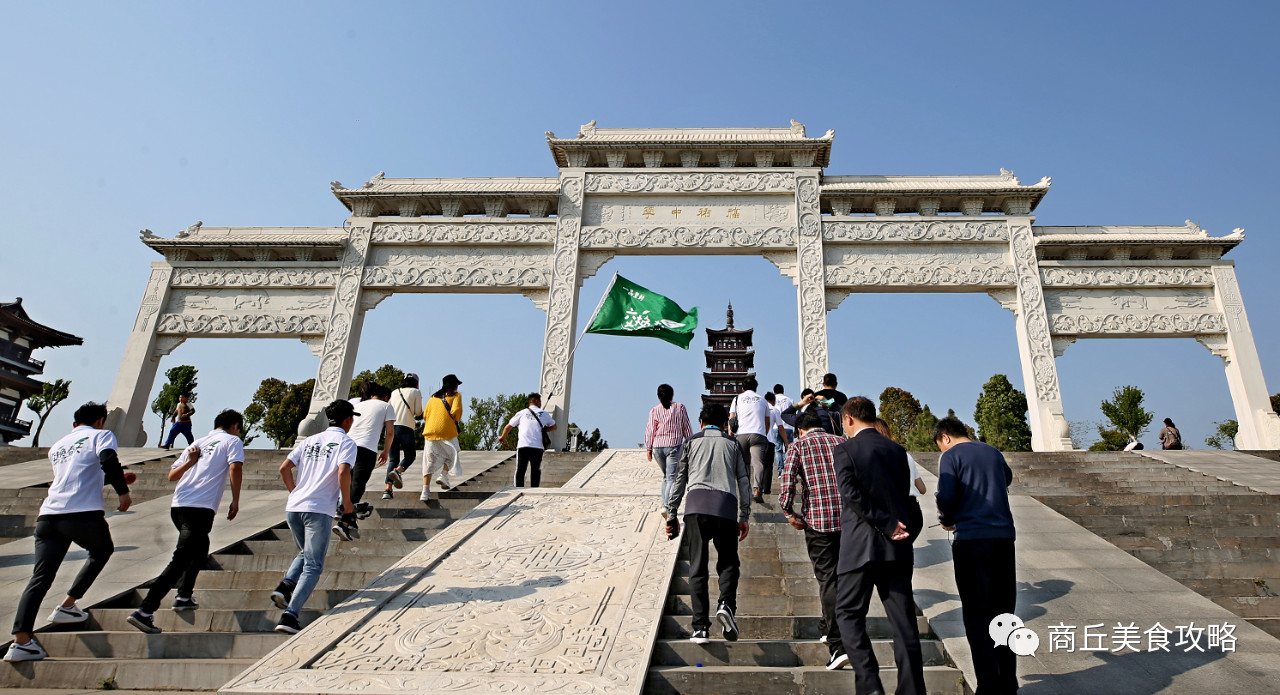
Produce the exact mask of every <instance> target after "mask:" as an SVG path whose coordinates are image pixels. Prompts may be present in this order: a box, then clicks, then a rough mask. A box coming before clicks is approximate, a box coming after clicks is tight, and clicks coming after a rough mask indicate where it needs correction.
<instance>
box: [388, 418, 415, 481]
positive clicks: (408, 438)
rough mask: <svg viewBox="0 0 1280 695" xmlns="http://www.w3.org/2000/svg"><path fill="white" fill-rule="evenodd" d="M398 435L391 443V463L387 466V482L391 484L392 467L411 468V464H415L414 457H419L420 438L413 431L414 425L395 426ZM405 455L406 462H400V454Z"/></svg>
mask: <svg viewBox="0 0 1280 695" xmlns="http://www.w3.org/2000/svg"><path fill="white" fill-rule="evenodd" d="M395 427H396V429H395V433H396V437H395V440H394V441H392V443H391V457H390V458H391V463H390V464H389V465H388V466H387V473H388V475H387V476H386V480H385V481H384V482H386V484H387V485H390V484H391V476H390V473H391V469H392V468H399V469H401V470H405V471H407V470H409V466H411V465H412V464H413V461H414V459H416V458H418V438H417V435H415V434H414V433H413V428H412V427H405V426H404V425H396V426H395ZM401 454H403V455H404V463H400V456H401Z"/></svg>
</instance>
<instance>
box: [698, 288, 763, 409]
mask: <svg viewBox="0 0 1280 695" xmlns="http://www.w3.org/2000/svg"><path fill="white" fill-rule="evenodd" d="M706 330H707V346H708V347H709V348H710V349H709V350H705V351H704V352H703V354H704V355H706V357H707V369H708V370H710V371H707V372H703V373H702V380H703V382H704V383H705V384H706V389H707V393H704V394H702V404H703V405H710V404H712V403H719V404H720V405H723V406H724V407H726V408H728V407H729V403H730V402H731V401H733V397H734V396H736V395H738V394H739V393H742V389H743V385H742V383H743V382H744V381H746V379H747V377H752V376H755V375H756V374H755V372H753V371H751V370H752V369H754V368H755V366H756V351H755V350H754V349H752V347H751V334H752V333H753V332H754V331H755V329H754V328H748V329H746V330H739V329H736V328H734V327H733V303H732V302H731V303H730V304H729V310H728V311H726V312H725V327H724V328H723V329H722V330H715V329H712V328H708V329H706Z"/></svg>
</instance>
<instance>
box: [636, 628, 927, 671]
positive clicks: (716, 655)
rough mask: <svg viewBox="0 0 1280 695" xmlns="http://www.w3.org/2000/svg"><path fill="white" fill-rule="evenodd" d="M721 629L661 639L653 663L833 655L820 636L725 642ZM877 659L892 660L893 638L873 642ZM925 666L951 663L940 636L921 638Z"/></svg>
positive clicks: (747, 662)
mask: <svg viewBox="0 0 1280 695" xmlns="http://www.w3.org/2000/svg"><path fill="white" fill-rule="evenodd" d="M718 632H719V630H718V629H716V630H713V631H712V633H713V634H712V639H713V641H712V642H711V643H710V644H694V643H692V642H690V641H689V640H687V639H679V640H658V643H657V644H656V645H655V646H654V652H653V665H654V666H658V667H660V666H696V665H697V664H702V667H703V668H705V667H708V666H738V667H743V666H763V667H770V668H773V667H785V668H795V667H803V666H826V665H827V660H828V659H829V658H830V651H829V650H828V649H827V645H825V644H822V643H821V642H818V641H817V640H748V639H742V640H738V641H737V642H724V641H722V640H720V639H718V635H717V634H715V633H718ZM871 646H872V649H874V650H875V654H876V659H877V660H879V661H880V663H882V664H892V663H893V642H892V640H889V639H881V640H876V641H874V642H872V645H871ZM920 650H921V651H922V652H923V653H924V665H925V666H950V665H952V664H951V662H950V661H949V660H948V659H947V657H946V654H945V652H944V651H943V649H942V643H941V642H939V641H938V640H920Z"/></svg>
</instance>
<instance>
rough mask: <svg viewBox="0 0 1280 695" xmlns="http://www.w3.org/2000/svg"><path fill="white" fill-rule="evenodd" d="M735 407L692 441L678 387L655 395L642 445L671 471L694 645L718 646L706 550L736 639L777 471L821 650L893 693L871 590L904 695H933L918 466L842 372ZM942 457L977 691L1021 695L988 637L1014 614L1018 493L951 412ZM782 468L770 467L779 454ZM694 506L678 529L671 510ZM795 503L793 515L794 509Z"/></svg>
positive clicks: (722, 616)
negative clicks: (746, 572) (747, 552)
mask: <svg viewBox="0 0 1280 695" xmlns="http://www.w3.org/2000/svg"><path fill="white" fill-rule="evenodd" d="M744 386H745V389H744V390H743V391H742V392H741V393H740V394H738V396H736V397H735V398H734V399H733V401H732V402H731V404H730V406H729V408H728V409H727V410H726V409H725V407H724V406H722V405H719V404H710V405H706V406H704V407H703V408H702V410H701V412H700V413H699V414H698V423H699V426H700V428H699V430H698V431H696V432H695V431H694V430H693V428H692V426H691V423H690V421H689V417H688V413H687V410H686V409H685V407H684V406H683V405H681V404H680V403H679V402H676V401H675V400H674V392H673V390H672V388H671V387H670V386H669V385H667V384H663V385H661V386H659V387H658V400H659V404H658V405H657V406H655V407H654V408H653V409H652V410H651V411H650V412H649V420H648V424H647V426H646V429H645V449H646V452H647V454H648V456H649V459H650V460H655V459H654V457H655V455H656V457H657V459H656V460H657V462H658V464H659V466H660V467H661V468H662V470H663V473H664V477H663V483H662V515H663V517H664V518H665V519H666V526H665V529H664V530H665V533H666V535H667V537H668V538H675V537H677V536H680V535H681V534H682V533H683V535H684V536H685V542H686V543H687V548H688V552H689V591H690V603H691V605H692V609H693V620H692V625H691V629H692V633H691V634H690V636H689V639H690V640H691V641H692V642H694V643H696V644H706V643H708V642H710V639H711V636H710V631H711V626H712V622H711V619H712V614H711V608H710V603H709V591H708V582H709V569H708V565H709V562H710V560H709V548H710V546H714V547H715V549H716V573H717V577H718V581H719V597H718V599H717V602H716V610H715V614H714V615H715V619H716V621H717V622H718V623H719V624H720V630H721V634H722V635H723V637H724V639H725V640H728V641H735V640H737V639H738V638H739V635H740V633H739V630H738V623H737V594H738V585H739V583H740V582H741V581H742V576H741V563H740V561H739V554H738V544H739V543H740V542H742V541H744V540H746V538H747V535H748V533H749V532H750V518H751V505H752V503H753V502H754V503H755V504H761V505H764V504H766V502H765V500H764V496H765V495H770V494H771V489H772V488H771V485H772V478H773V474H774V473H775V472H776V473H777V474H778V476H779V491H778V499H777V503H778V508H779V509H781V511H782V513H783V514H784V515H785V518H786V519H787V521H788V523H790V525H791V526H792V527H793V528H795V529H796V530H797V531H799V532H802V533H804V537H805V546H806V548H807V550H808V554H809V558H810V561H811V563H812V565H813V573H814V578H815V580H816V581H817V584H818V594H819V602H820V604H821V618H820V620H819V632H820V637H819V641H821V642H822V643H824V644H825V645H826V647H827V649H828V653H829V659H828V662H827V666H826V667H827V668H828V669H830V670H835V669H842V668H846V667H852V669H853V670H854V680H855V690H856V692H857V693H860V694H864V693H881V694H883V693H884V686H883V683H882V682H881V679H880V670H879V664H878V662H877V659H876V656H875V653H874V652H873V651H872V645H871V638H870V636H869V635H868V632H867V613H868V610H869V606H870V600H871V594H872V591H873V590H874V591H875V592H876V593H877V594H878V595H879V597H880V601H881V603H882V604H883V606H884V609H885V614H886V616H887V618H888V622H889V625H890V628H891V629H892V632H893V654H894V661H895V663H896V665H897V671H898V683H897V688H896V692H897V693H899V694H900V695H913V694H920V695H923V694H924V693H925V682H924V660H923V656H922V651H921V648H920V634H919V630H918V627H917V623H916V606H915V600H914V598H913V594H912V574H913V571H914V566H915V564H914V550H913V548H912V544H913V543H914V541H915V540H916V538H917V537H918V536H919V534H920V532H921V531H922V530H923V527H924V512H923V510H922V509H921V506H920V503H919V501H918V500H919V498H920V496H922V495H923V494H925V492H926V488H925V484H924V480H923V479H922V478H921V476H920V473H919V468H918V466H917V464H916V462H915V461H914V460H913V459H912V458H911V456H910V455H909V454H908V453H907V452H906V450H905V449H904V448H903V447H902V446H900V445H899V444H898V443H897V442H895V441H894V440H893V439H892V437H891V436H890V431H889V426H888V425H887V424H886V423H885V422H884V420H881V419H879V418H877V417H876V408H875V405H874V404H873V403H872V402H871V401H870V400H869V399H867V398H865V397H862V396H855V397H853V398H847V397H846V396H845V395H844V394H843V393H841V392H840V391H839V390H838V388H837V386H838V382H837V379H836V377H835V375H834V374H827V375H826V376H825V377H824V378H823V384H822V388H821V389H817V390H813V389H805V390H804V391H802V392H801V394H800V400H799V401H791V399H790V398H788V397H786V396H785V394H784V388H783V386H782V385H781V384H779V385H777V386H775V387H774V389H773V392H772V393H766V394H765V395H764V396H761V395H760V394H758V393H757V392H756V389H757V388H758V386H759V385H758V383H756V380H755V379H754V378H751V379H747V380H746V382H745V383H744ZM933 439H934V442H935V443H936V444H937V446H938V448H939V450H940V451H941V452H942V455H941V458H940V459H939V464H938V465H939V475H938V489H937V490H936V492H935V503H936V508H937V518H938V524H939V525H941V527H942V528H943V529H945V530H947V531H949V532H951V534H952V543H951V550H952V559H953V569H954V572H955V578H956V586H957V588H958V593H959V595H960V601H961V610H962V614H963V615H962V618H963V623H964V626H965V633H966V636H967V639H968V642H969V647H970V650H971V652H972V655H973V663H974V670H975V675H976V677H977V681H978V682H977V684H976V687H975V690H976V692H978V693H980V694H982V695H987V694H989V693H1011V692H1014V691H1016V690H1017V689H1018V680H1017V671H1016V663H1015V659H1016V656H1015V655H1014V654H1013V652H1012V651H1010V650H1009V648H1008V647H1007V646H1003V645H1000V646H996V645H994V644H993V642H992V641H991V639H990V638H989V637H988V624H989V623H990V621H991V620H992V619H993V618H995V617H996V616H998V615H1000V614H1002V613H1012V612H1013V610H1014V604H1015V588H1016V583H1015V578H1014V538H1015V533H1014V525H1013V515H1012V512H1011V511H1010V507H1009V496H1008V487H1009V485H1010V484H1011V483H1012V481H1013V472H1012V470H1011V469H1010V468H1009V466H1008V464H1007V463H1006V462H1005V460H1004V457H1003V455H1002V454H1001V453H1000V452H999V451H998V450H997V449H995V448H994V447H992V446H989V445H987V444H985V443H982V442H977V441H974V440H973V439H971V438H970V437H969V436H968V429H967V428H966V427H965V425H964V423H962V422H960V421H959V420H958V419H956V418H955V417H947V418H944V419H942V420H940V421H938V423H937V425H936V426H935V427H934V431H933ZM775 458H776V459H777V461H778V463H777V465H776V467H775V466H774V465H771V464H772V462H773V461H774V459H775ZM682 502H683V503H684V517H683V524H682V523H681V521H680V519H679V518H678V516H677V514H678V512H679V510H680V507H681V503H682ZM797 504H798V505H799V509H797V508H796V507H797Z"/></svg>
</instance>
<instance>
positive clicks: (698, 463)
mask: <svg viewBox="0 0 1280 695" xmlns="http://www.w3.org/2000/svg"><path fill="white" fill-rule="evenodd" d="M698 421H699V423H700V424H701V425H702V431H701V432H699V433H697V434H695V435H693V436H692V437H690V438H689V440H688V441H686V442H685V444H684V451H683V452H682V453H681V455H680V470H679V472H677V473H676V480H675V484H674V485H673V486H672V488H671V497H670V498H669V499H668V500H667V506H666V507H665V508H664V509H663V512H664V514H665V515H666V517H667V528H666V531H667V538H675V537H676V536H678V535H680V522H679V521H677V520H676V512H678V511H679V510H680V501H681V500H682V499H684V493H685V490H686V489H687V490H688V491H689V503H688V504H687V505H685V510H684V512H685V514H684V522H685V525H686V526H687V527H688V530H689V533H688V535H689V539H688V540H689V599H690V602H691V603H692V604H693V635H692V636H690V638H689V641H691V642H693V643H694V644H706V643H707V642H709V641H710V639H709V638H708V637H707V631H708V630H709V629H710V628H711V619H710V617H709V607H708V605H707V560H708V556H707V544H708V543H714V544H715V546H716V556H717V560H716V572H717V573H718V574H719V575H720V601H719V608H717V609H716V619H717V620H719V621H720V626H721V627H722V628H723V630H724V638H725V639H726V640H729V641H730V642H733V641H735V640H737V639H738V623H737V621H736V620H735V619H734V613H735V612H736V611H737V609H738V576H739V574H740V563H739V561H738V542H739V541H743V540H746V538H747V518H748V517H749V515H750V512H751V498H750V495H751V477H750V475H749V473H748V468H747V462H746V459H744V458H743V456H742V448H741V447H740V446H738V442H737V440H735V439H734V438H733V437H731V436H729V435H728V434H726V433H725V431H724V428H725V425H726V424H727V423H728V421H729V417H728V415H727V414H726V413H725V410H724V406H722V405H708V406H705V407H703V409H702V412H701V413H700V414H699V415H698Z"/></svg>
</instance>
